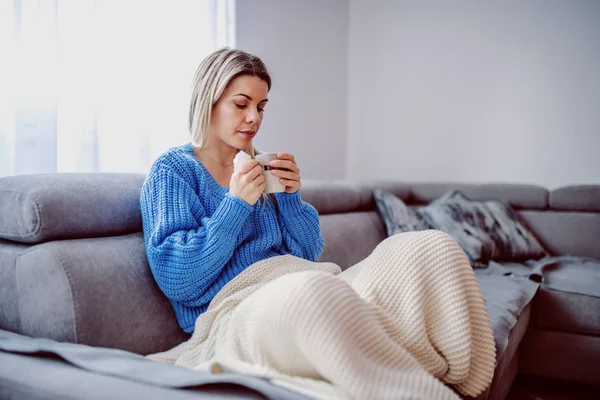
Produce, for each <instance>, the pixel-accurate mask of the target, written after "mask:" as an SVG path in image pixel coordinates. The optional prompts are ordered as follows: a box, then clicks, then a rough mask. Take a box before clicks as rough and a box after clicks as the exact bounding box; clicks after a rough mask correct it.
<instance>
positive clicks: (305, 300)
mask: <svg viewBox="0 0 600 400" xmlns="http://www.w3.org/2000/svg"><path fill="white" fill-rule="evenodd" d="M339 272H340V268H339V267H338V266H337V265H335V264H332V263H314V262H309V261H306V260H303V259H299V258H296V257H293V256H282V257H275V258H272V259H269V260H265V261H261V262H258V263H256V264H254V265H253V266H252V267H250V268H248V269H247V270H246V271H244V272H243V273H241V274H240V275H238V277H236V278H235V279H234V280H233V281H231V282H230V283H229V284H228V285H226V286H225V287H224V288H223V289H222V290H221V292H220V293H219V294H218V295H217V297H215V299H214V301H213V303H211V305H210V307H209V309H208V310H207V312H206V313H205V314H203V315H202V316H201V317H200V318H198V321H197V323H196V331H195V332H194V335H193V336H192V337H191V339H189V340H188V341H186V342H184V343H182V344H181V345H179V346H177V347H175V348H173V349H171V350H169V351H167V352H163V353H157V354H154V355H150V356H148V358H150V359H152V360H155V361H162V362H167V363H173V364H177V365H180V366H184V367H189V368H194V369H197V370H201V371H211V372H213V373H219V372H221V371H228V370H232V371H237V372H243V373H247V374H252V375H256V376H261V377H265V378H267V379H271V380H272V381H273V382H274V383H277V384H280V385H283V386H286V387H289V388H292V389H295V390H297V391H299V392H302V393H304V394H307V395H310V396H313V397H315V398H320V399H341V398H342V399H343V398H354V399H458V398H459V397H458V395H457V394H456V393H455V391H454V390H452V389H451V388H450V387H453V388H454V389H455V390H456V391H459V392H461V393H462V394H465V395H468V396H473V397H475V396H477V395H478V394H480V393H481V392H483V390H484V389H485V388H486V387H487V386H488V385H489V384H490V383H491V381H492V377H493V373H494V367H495V346H494V338H493V334H492V328H491V325H490V321H489V316H488V313H487V310H486V308H485V304H484V300H483V297H482V295H481V291H480V289H479V286H478V284H477V280H476V278H475V274H474V273H473V270H472V268H471V266H470V264H469V260H468V259H467V257H466V255H465V253H464V252H463V251H462V249H461V248H460V246H459V245H458V244H457V243H456V242H455V241H454V240H453V239H452V238H451V237H450V236H449V235H447V234H446V233H443V232H440V231H434V230H428V231H421V232H408V233H401V234H397V235H394V236H391V237H389V238H387V239H385V240H384V241H383V242H381V243H380V244H379V245H378V246H377V248H376V249H375V250H374V251H373V253H372V254H371V255H369V256H368V257H367V258H366V259H365V260H363V261H361V262H360V263H359V264H356V265H355V266H353V267H351V268H349V269H348V270H346V271H344V272H342V273H339Z"/></svg>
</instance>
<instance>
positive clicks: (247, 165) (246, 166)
mask: <svg viewBox="0 0 600 400" xmlns="http://www.w3.org/2000/svg"><path fill="white" fill-rule="evenodd" d="M257 165H259V163H258V161H256V160H247V161H245V162H244V163H243V164H242V167H241V168H240V170H239V174H240V175H245V174H247V173H248V172H250V171H251V170H252V169H253V168H254V167H256V166H257Z"/></svg>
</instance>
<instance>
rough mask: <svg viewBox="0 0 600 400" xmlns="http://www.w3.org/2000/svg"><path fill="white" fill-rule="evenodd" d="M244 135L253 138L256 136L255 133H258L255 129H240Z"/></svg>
mask: <svg viewBox="0 0 600 400" xmlns="http://www.w3.org/2000/svg"><path fill="white" fill-rule="evenodd" d="M239 132H240V133H241V134H242V135H243V136H245V137H247V138H249V139H250V138H252V137H254V135H255V134H256V131H253V130H245V131H239Z"/></svg>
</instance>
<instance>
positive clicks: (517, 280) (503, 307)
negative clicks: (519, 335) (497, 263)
mask: <svg viewBox="0 0 600 400" xmlns="http://www.w3.org/2000/svg"><path fill="white" fill-rule="evenodd" d="M475 276H476V277H477V283H479V287H480V289H481V294H482V296H483V298H484V300H485V305H486V309H487V311H488V314H489V316H490V323H491V325H492V329H493V331H494V342H495V344H496V362H498V361H499V360H500V359H501V358H502V355H503V354H504V352H505V351H506V349H507V348H508V345H509V335H510V333H511V331H512V330H513V329H514V327H515V326H516V325H517V322H518V321H519V318H521V316H522V315H523V311H524V310H525V308H526V307H527V306H528V305H529V304H530V303H531V301H532V299H533V297H534V296H535V294H536V292H537V290H538V288H539V284H538V283H537V282H534V281H532V280H530V279H527V278H523V277H519V276H514V275H510V276H504V275H499V274H496V273H494V271H488V270H485V269H477V270H475Z"/></svg>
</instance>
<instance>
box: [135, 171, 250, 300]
mask: <svg viewBox="0 0 600 400" xmlns="http://www.w3.org/2000/svg"><path fill="white" fill-rule="evenodd" d="M200 190H202V188H201V189H200ZM140 206H141V212H142V220H143V229H144V239H145V245H146V253H147V256H148V261H149V264H150V268H151V270H152V273H153V275H154V278H155V280H156V282H157V283H158V286H159V287H160V289H161V290H162V291H163V293H165V295H166V296H167V297H168V298H169V299H171V300H175V301H178V302H180V303H183V304H185V305H187V306H192V307H193V306H197V305H200V304H201V303H202V301H203V300H202V299H201V296H202V294H203V293H204V292H205V291H206V290H207V289H208V288H209V287H210V286H211V285H212V284H213V283H214V282H215V280H216V279H217V278H218V277H219V275H220V274H221V272H222V270H223V268H224V266H225V265H226V264H227V262H228V261H229V259H230V258H231V257H232V255H233V252H234V250H235V248H236V246H237V243H236V239H237V236H238V234H239V232H240V230H241V228H242V226H243V224H244V222H245V221H246V220H247V218H248V216H249V215H250V213H251V212H252V210H253V207H252V206H250V205H249V204H247V203H246V202H244V201H243V200H241V199H239V198H237V197H235V196H233V195H230V194H227V195H226V196H225V198H224V199H223V200H222V201H221V203H220V204H219V206H218V208H217V209H216V211H215V212H214V213H213V215H212V216H210V217H208V216H207V215H206V211H205V209H204V207H203V205H202V202H201V201H200V198H199V197H198V195H197V194H196V192H195V191H194V190H193V188H192V187H191V186H190V184H189V183H187V182H186V181H185V180H184V179H183V178H182V177H181V176H179V175H178V174H177V173H175V172H174V171H173V170H172V169H171V168H169V167H165V166H161V167H159V168H157V169H156V170H155V171H151V173H150V174H149V176H148V178H147V179H146V182H145V183H144V186H143V188H142V193H141V197H140Z"/></svg>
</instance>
